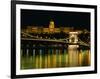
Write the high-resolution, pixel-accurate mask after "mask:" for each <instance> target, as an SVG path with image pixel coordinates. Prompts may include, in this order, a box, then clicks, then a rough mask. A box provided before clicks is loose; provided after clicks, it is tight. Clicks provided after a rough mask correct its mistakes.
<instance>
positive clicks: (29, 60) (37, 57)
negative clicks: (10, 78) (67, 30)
mask: <svg viewBox="0 0 100 79" xmlns="http://www.w3.org/2000/svg"><path fill="white" fill-rule="evenodd" d="M78 48H79V46H78V45H69V46H68V47H64V48H33V49H32V50H31V52H30V49H26V51H25V50H23V49H21V55H20V56H21V58H20V61H21V69H40V68H61V67H80V66H89V65H90V64H91V63H90V49H84V48H80V49H78ZM30 53H31V54H30Z"/></svg>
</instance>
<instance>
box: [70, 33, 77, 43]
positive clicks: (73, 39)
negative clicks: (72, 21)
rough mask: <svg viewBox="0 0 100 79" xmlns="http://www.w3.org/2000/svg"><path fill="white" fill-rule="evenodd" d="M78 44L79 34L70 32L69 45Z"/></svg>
mask: <svg viewBox="0 0 100 79" xmlns="http://www.w3.org/2000/svg"><path fill="white" fill-rule="evenodd" d="M77 42H78V32H69V43H77Z"/></svg>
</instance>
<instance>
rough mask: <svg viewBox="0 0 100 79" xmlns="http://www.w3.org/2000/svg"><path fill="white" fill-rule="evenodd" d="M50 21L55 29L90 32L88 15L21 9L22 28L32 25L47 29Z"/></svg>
mask: <svg viewBox="0 0 100 79" xmlns="http://www.w3.org/2000/svg"><path fill="white" fill-rule="evenodd" d="M51 19H52V20H54V22H55V26H56V27H61V26H63V27H74V28H75V29H87V30H90V13H85V12H84V13H82V12H62V11H43V10H27V9H21V27H22V28H25V27H27V26H32V25H36V26H39V27H40V26H44V27H48V25H49V22H50V20H51Z"/></svg>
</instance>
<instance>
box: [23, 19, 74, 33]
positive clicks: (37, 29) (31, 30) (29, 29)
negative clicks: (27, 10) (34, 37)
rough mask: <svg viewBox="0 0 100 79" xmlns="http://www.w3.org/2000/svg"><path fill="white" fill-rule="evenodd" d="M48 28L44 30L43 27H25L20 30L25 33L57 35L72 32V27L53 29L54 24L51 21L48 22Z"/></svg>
mask: <svg viewBox="0 0 100 79" xmlns="http://www.w3.org/2000/svg"><path fill="white" fill-rule="evenodd" d="M48 27H49V28H45V27H43V26H27V28H26V29H22V31H24V32H26V33H59V32H61V31H62V32H64V33H68V32H70V31H73V29H74V28H73V27H62V26H61V27H59V28H57V27H55V23H54V21H53V20H51V21H50V23H49V26H48Z"/></svg>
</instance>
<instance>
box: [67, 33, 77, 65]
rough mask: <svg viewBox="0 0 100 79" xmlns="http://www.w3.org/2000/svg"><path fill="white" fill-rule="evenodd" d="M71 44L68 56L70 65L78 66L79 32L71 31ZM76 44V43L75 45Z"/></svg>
mask: <svg viewBox="0 0 100 79" xmlns="http://www.w3.org/2000/svg"><path fill="white" fill-rule="evenodd" d="M69 43H70V44H69V45H68V56H69V57H68V58H69V66H77V65H78V50H77V48H78V47H79V45H77V43H78V32H69ZM74 44H76V45H74Z"/></svg>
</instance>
